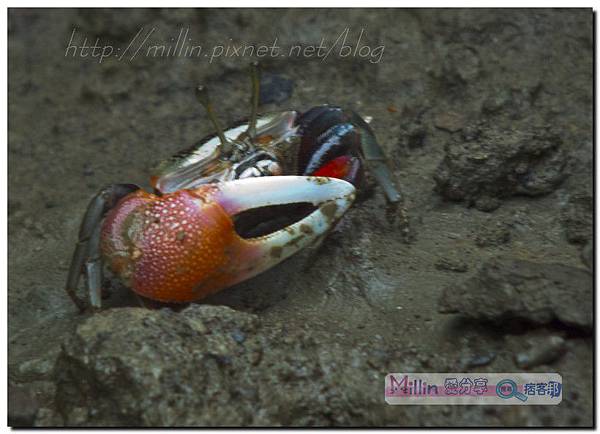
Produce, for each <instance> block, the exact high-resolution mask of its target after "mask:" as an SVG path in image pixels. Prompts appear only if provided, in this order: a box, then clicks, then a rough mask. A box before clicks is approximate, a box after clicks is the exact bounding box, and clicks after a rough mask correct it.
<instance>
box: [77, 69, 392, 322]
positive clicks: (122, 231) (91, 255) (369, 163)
mask: <svg viewBox="0 0 600 434" xmlns="http://www.w3.org/2000/svg"><path fill="white" fill-rule="evenodd" d="M251 77H252V80H251V81H252V90H253V92H252V98H251V100H252V111H251V116H250V118H249V119H246V120H242V121H240V122H237V123H235V124H234V125H233V126H231V127H229V128H227V129H225V130H223V129H222V127H221V125H220V124H219V121H218V119H217V116H216V115H215V114H214V111H213V107H212V104H211V101H210V99H209V96H208V91H207V89H206V88H205V87H203V86H200V87H198V88H197V89H196V96H197V98H198V100H199V101H200V103H201V104H202V105H203V106H204V107H205V109H206V112H207V114H208V117H209V118H210V120H211V122H212V123H213V126H214V128H215V131H216V132H215V133H214V134H211V135H209V136H207V137H205V138H204V139H202V140H200V141H199V142H198V143H197V144H195V145H194V146H192V147H190V148H188V149H187V150H185V151H182V152H179V153H178V154H176V155H175V156H173V157H171V158H170V159H168V160H165V161H163V162H162V163H160V164H159V165H158V166H157V167H156V168H155V170H154V172H153V173H154V174H153V175H152V176H151V179H150V182H151V185H152V188H153V192H151V193H150V192H147V191H144V190H143V189H141V188H140V187H139V186H137V185H134V184H113V185H109V186H107V187H105V188H103V189H102V190H101V191H99V192H98V193H97V194H96V195H95V196H94V198H93V199H92V200H91V201H90V204H89V205H88V208H87V211H86V213H85V215H84V217H83V220H82V223H81V226H80V230H79V240H78V243H77V245H76V248H75V251H74V253H73V258H72V261H71V265H70V268H69V273H68V277H67V284H66V292H67V294H68V295H69V296H70V297H71V299H72V300H73V302H74V303H75V304H76V305H77V306H78V307H79V308H80V310H82V311H83V310H85V309H86V308H87V306H88V304H87V303H86V302H85V301H84V300H82V299H80V298H79V297H78V296H77V293H76V292H77V288H78V285H79V281H80V278H81V276H82V275H84V276H85V282H86V287H87V292H88V297H89V304H90V305H91V306H92V307H93V308H100V307H101V303H102V294H101V292H102V274H103V264H107V265H108V266H109V267H110V269H111V270H112V272H113V273H115V274H116V275H117V276H119V277H120V278H121V279H122V280H123V281H124V283H125V284H126V285H127V286H128V287H130V288H131V289H132V290H133V291H134V293H136V294H137V295H139V296H142V297H145V298H149V299H151V300H156V301H159V302H165V303H185V302H191V301H197V300H200V299H202V298H204V297H206V296H208V295H210V294H213V293H215V292H217V291H220V290H222V289H225V288H228V287H230V286H232V285H235V284H236V283H239V282H242V281H244V280H246V279H249V278H251V277H253V276H256V275H257V274H259V273H261V272H263V271H265V270H267V269H269V268H271V267H273V266H275V265H277V264H279V263H280V262H282V261H283V260H285V259H286V258H288V257H290V256H291V255H293V254H295V253H296V252H298V251H300V250H302V249H303V248H305V247H306V246H309V245H314V244H317V243H319V242H321V241H322V240H323V238H324V237H325V236H326V234H327V233H328V232H330V231H331V230H332V229H333V228H334V227H335V225H336V224H337V222H338V221H339V220H340V218H341V217H342V216H343V215H344V213H345V212H346V211H347V210H348V209H349V208H350V206H351V205H352V203H353V201H354V199H355V197H356V188H361V187H362V185H363V183H364V178H365V168H367V169H368V171H369V172H370V173H372V175H373V176H374V178H375V179H376V180H377V181H378V183H379V184H380V185H381V186H382V188H383V191H384V194H385V197H386V199H387V203H388V205H389V207H388V208H389V209H392V210H394V209H396V208H397V206H398V204H399V202H400V200H401V195H400V193H399V190H398V187H397V184H396V182H395V180H394V177H393V175H392V173H391V171H390V169H389V168H388V164H387V161H386V158H385V155H384V153H383V151H382V149H381V147H380V146H379V144H378V142H377V140H376V138H375V134H374V133H373V131H372V130H371V128H370V126H369V125H368V123H367V122H366V121H365V120H364V119H363V118H361V117H360V116H359V115H358V114H357V113H355V112H354V111H352V110H347V109H342V108H340V107H336V106H329V105H323V106H317V107H314V108H312V109H310V110H308V111H306V112H304V113H302V114H301V113H299V112H297V111H292V110H290V111H281V112H274V113H267V114H264V115H258V104H259V83H260V72H259V69H258V65H257V64H253V65H252V68H251ZM277 210H279V211H278V212H276V211H277ZM282 210H283V216H282V215H281V214H282ZM391 214H393V211H392V213H391ZM282 217H283V218H282Z"/></svg>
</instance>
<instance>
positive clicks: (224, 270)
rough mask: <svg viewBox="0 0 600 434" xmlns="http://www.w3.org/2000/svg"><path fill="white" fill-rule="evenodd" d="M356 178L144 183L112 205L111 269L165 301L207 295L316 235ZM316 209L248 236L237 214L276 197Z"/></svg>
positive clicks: (276, 201) (107, 250) (348, 198)
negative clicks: (147, 188)
mask: <svg viewBox="0 0 600 434" xmlns="http://www.w3.org/2000/svg"><path fill="white" fill-rule="evenodd" d="M354 195H355V190H354V187H353V186H352V184H350V183H348V182H345V181H342V180H338V179H332V178H321V177H305V176H280V177H260V178H248V179H241V180H235V181H229V182H226V183H221V184H207V185H203V186H201V187H199V188H196V189H193V190H180V191H176V192H174V193H169V194H165V195H163V196H156V195H153V194H150V193H147V192H144V191H141V190H139V191H137V192H135V193H133V194H130V195H129V196H126V197H125V198H123V199H122V200H121V201H120V202H119V204H118V205H117V206H116V207H115V208H113V209H112V210H111V211H110V212H109V213H108V215H107V216H106V219H105V221H104V224H103V227H102V239H101V246H102V252H103V255H104V257H105V258H106V260H107V262H108V264H109V265H110V266H111V268H112V270H113V271H114V272H116V273H117V274H118V275H120V276H121V277H122V278H123V279H124V280H125V281H126V282H127V283H128V284H129V286H130V287H131V288H132V289H133V290H134V291H135V292H136V293H138V294H140V295H142V296H144V297H148V298H151V299H154V300H159V301H164V302H187V301H192V300H198V299H201V298H203V297H206V296H207V295H209V294H212V293H214V292H216V291H219V290H221V289H224V288H227V287H229V286H231V285H234V284H236V283H238V282H241V281H243V280H246V279H248V278H250V277H253V276H255V275H257V274H259V273H261V272H263V271H265V270H267V269H269V268H271V267H273V266H274V265H276V264H278V263H279V262H281V261H283V260H284V259H286V258H288V257H289V256H291V255H293V254H294V253H296V252H298V251H299V250H301V249H302V248H303V247H305V246H307V245H309V244H311V243H313V242H315V241H316V240H318V239H319V238H320V237H322V236H323V235H324V234H326V233H327V231H328V230H330V229H331V228H332V227H333V226H334V225H335V223H336V222H337V221H338V220H339V218H340V217H341V216H342V215H343V214H344V213H345V212H346V210H347V209H348V208H349V207H350V205H351V204H352V202H353V200H354ZM292 203H312V204H313V205H314V206H315V207H316V209H315V210H314V211H313V212H312V213H311V214H309V215H308V216H306V217H304V218H303V219H301V220H299V221H298V222H296V223H294V224H292V225H290V226H287V227H285V228H283V229H281V230H278V231H276V232H273V233H271V234H268V235H264V236H261V237H257V238H242V237H241V236H240V235H239V234H238V233H237V232H236V231H235V227H234V222H233V218H232V217H233V216H234V215H236V214H238V213H240V212H242V211H246V210H249V209H254V208H258V207H265V206H270V205H282V204H292Z"/></svg>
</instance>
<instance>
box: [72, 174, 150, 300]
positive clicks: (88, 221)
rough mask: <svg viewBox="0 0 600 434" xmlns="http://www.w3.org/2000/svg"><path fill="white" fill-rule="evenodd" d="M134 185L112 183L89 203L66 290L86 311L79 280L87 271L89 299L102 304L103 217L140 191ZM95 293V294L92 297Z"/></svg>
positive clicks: (80, 228) (82, 222) (80, 229)
mask: <svg viewBox="0 0 600 434" xmlns="http://www.w3.org/2000/svg"><path fill="white" fill-rule="evenodd" d="M138 189H139V187H138V186H137V185H133V184H113V185H110V186H108V187H105V188H103V189H102V190H100V191H99V192H98V193H97V194H96V195H95V196H94V197H93V199H92V200H91V201H90V204H89V205H88V207H87V210H86V212H85V215H84V217H83V220H82V221H81V226H80V227H79V238H78V241H77V245H76V246H75V251H74V252H73V258H72V259H71V265H70V267H69V274H68V276H67V284H66V287H65V289H66V291H67V294H68V295H69V297H71V300H73V302H74V303H75V304H76V305H77V307H78V308H79V309H80V310H81V311H83V310H84V309H85V307H86V304H85V302H84V301H83V300H81V299H80V298H79V297H77V294H76V291H77V286H78V284H79V278H80V276H81V273H82V272H83V271H84V267H85V274H86V280H87V286H88V289H89V290H90V299H91V301H92V304H93V305H95V306H96V305H99V304H100V294H99V293H100V285H101V281H102V263H101V261H100V223H101V221H102V217H103V216H104V214H105V213H106V212H107V211H108V210H109V209H111V208H112V207H113V206H115V204H116V203H117V202H118V201H119V200H120V199H121V198H123V197H124V196H126V195H128V194H129V193H132V192H134V191H136V190H138ZM92 293H93V295H92Z"/></svg>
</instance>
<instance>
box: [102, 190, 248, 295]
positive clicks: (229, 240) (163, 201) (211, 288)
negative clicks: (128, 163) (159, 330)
mask: <svg viewBox="0 0 600 434" xmlns="http://www.w3.org/2000/svg"><path fill="white" fill-rule="evenodd" d="M207 192H208V190H207ZM239 241H240V240H239V237H238V236H237V234H236V233H235V231H234V228H233V223H232V221H231V218H230V217H229V216H228V215H227V214H226V213H225V211H224V210H223V209H222V208H221V206H220V205H219V204H218V203H216V202H214V201H212V200H210V194H208V195H200V194H197V192H192V191H186V190H182V191H178V192H175V193H172V194H166V195H164V196H161V197H158V196H155V195H152V194H149V193H146V192H143V191H138V192H136V193H134V194H131V195H129V196H127V197H126V198H124V199H123V200H122V201H121V202H120V203H119V204H118V205H117V207H115V208H114V209H113V210H112V211H111V212H109V214H108V215H107V217H106V219H105V222H104V226H103V231H102V249H103V254H104V256H105V258H107V259H108V263H109V264H110V265H111V267H112V269H113V271H115V272H116V273H118V274H119V275H121V277H123V278H124V279H125V281H126V282H127V283H128V284H129V285H130V286H131V288H132V289H133V290H134V291H135V292H136V293H138V294H140V295H142V296H144V297H148V298H151V299H154V300H159V301H164V302H186V301H192V300H197V299H200V298H202V297H204V296H206V295H208V294H210V293H212V292H215V291H217V290H219V289H221V288H222V287H224V286H226V285H227V282H228V281H229V280H231V279H232V277H234V276H231V273H232V272H233V271H232V270H231V268H230V265H231V255H232V250H233V249H234V248H233V246H236V245H237V244H238V243H239Z"/></svg>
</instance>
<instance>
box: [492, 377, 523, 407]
mask: <svg viewBox="0 0 600 434" xmlns="http://www.w3.org/2000/svg"><path fill="white" fill-rule="evenodd" d="M496 395H498V396H499V397H500V398H502V399H509V398H513V397H514V398H517V399H518V400H519V401H522V402H525V401H527V396H525V395H523V394H522V393H521V392H519V389H518V388H517V383H515V382H514V381H513V380H502V381H500V382H499V383H498V384H496Z"/></svg>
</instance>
